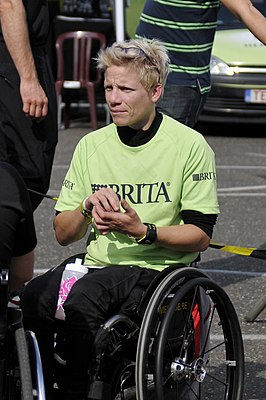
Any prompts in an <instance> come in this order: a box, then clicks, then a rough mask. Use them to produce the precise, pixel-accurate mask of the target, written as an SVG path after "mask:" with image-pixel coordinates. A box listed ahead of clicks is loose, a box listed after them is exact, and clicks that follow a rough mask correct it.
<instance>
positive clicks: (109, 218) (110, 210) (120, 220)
mask: <svg viewBox="0 0 266 400" xmlns="http://www.w3.org/2000/svg"><path fill="white" fill-rule="evenodd" d="M88 203H90V205H91V206H93V209H92V216H93V219H94V225H95V227H96V228H97V229H98V230H99V231H100V232H101V234H102V235H106V234H107V233H109V232H111V231H116V232H120V233H123V234H125V235H130V236H133V237H136V238H137V237H141V236H142V235H143V234H145V231H146V227H145V225H144V224H143V223H142V222H141V219H140V217H139V216H138V214H137V213H136V211H135V210H134V209H133V208H132V207H131V206H130V205H129V204H128V203H127V201H126V200H124V199H122V200H121V201H119V198H118V196H117V194H116V193H115V192H114V191H113V189H111V188H103V189H100V190H98V191H97V192H95V193H94V194H92V195H91V196H90V197H89V199H88Z"/></svg>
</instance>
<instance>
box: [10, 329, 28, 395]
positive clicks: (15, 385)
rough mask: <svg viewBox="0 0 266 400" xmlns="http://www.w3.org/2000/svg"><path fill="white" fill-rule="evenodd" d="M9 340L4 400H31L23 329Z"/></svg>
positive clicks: (13, 334) (16, 331) (26, 349)
mask: <svg viewBox="0 0 266 400" xmlns="http://www.w3.org/2000/svg"><path fill="white" fill-rule="evenodd" d="M10 336H13V337H10V338H9V343H8V354H7V376H6V380H7V382H6V396H5V399H6V400H18V399H22V400H33V389H32V378H31V367H30V360H29V353H28V345H27V340H26V335H25V331H24V329H23V327H19V328H17V329H15V331H14V333H12V334H11V335H10Z"/></svg>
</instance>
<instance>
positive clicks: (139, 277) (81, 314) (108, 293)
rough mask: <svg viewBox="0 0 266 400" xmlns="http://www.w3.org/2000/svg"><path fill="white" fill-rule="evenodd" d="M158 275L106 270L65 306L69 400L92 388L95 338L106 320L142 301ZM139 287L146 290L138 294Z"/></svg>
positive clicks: (83, 283)
mask: <svg viewBox="0 0 266 400" xmlns="http://www.w3.org/2000/svg"><path fill="white" fill-rule="evenodd" d="M157 273H158V272H157V271H155V270H151V269H146V268H139V267H135V266H117V267H106V268H104V269H102V270H100V271H96V272H94V273H92V274H87V275H85V276H84V277H83V278H81V279H80V280H79V281H78V282H77V283H76V284H75V285H74V286H73V288H72V290H71V292H70V294H69V296H68V298H67V300H66V302H65V305H64V310H65V314H66V359H67V377H66V378H67V379H66V381H67V387H66V397H65V400H81V399H82V398H83V396H84V395H85V391H86V386H87V384H88V375H87V371H88V369H89V365H90V361H91V358H92V355H93V354H92V353H93V342H94V338H95V335H96V333H97V331H98V329H99V327H100V325H101V324H102V323H104V322H105V321H106V319H107V318H108V317H109V316H111V315H114V314H115V313H117V312H119V311H120V309H121V305H122V304H123V303H125V302H126V303H127V307H129V308H130V304H129V303H130V301H129V299H130V295H131V294H132V293H133V292H134V296H133V298H132V300H131V303H132V307H134V304H137V303H138V302H139V301H140V297H141V294H142V293H143V290H144V289H145V288H146V287H147V286H148V285H149V283H150V282H151V281H152V279H153V278H154V277H155V276H156V275H157ZM136 287H140V288H143V290H139V291H138V292H137V293H136V291H135V290H134V289H135V288H136Z"/></svg>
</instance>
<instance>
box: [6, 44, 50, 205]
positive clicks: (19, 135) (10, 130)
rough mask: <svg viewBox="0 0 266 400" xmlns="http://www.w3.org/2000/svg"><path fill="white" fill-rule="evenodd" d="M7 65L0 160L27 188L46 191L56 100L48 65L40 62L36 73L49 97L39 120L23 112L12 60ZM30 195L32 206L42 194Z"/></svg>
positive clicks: (38, 202) (38, 201)
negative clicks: (7, 164)
mask: <svg viewBox="0 0 266 400" xmlns="http://www.w3.org/2000/svg"><path fill="white" fill-rule="evenodd" d="M0 55H1V56H2V55H3V54H2V53H1V51H0ZM3 57H4V55H3ZM37 66H38V69H39V70H40V69H41V67H40V66H39V65H38V63H37ZM8 67H9V65H8V66H7V69H9V73H8V74H7V76H5V77H4V76H0V92H1V96H0V160H3V161H7V162H8V163H10V164H12V165H14V167H15V168H16V169H17V170H18V171H19V173H20V175H21V176H22V177H23V179H24V181H25V183H26V186H27V188H29V189H32V190H36V191H38V192H41V193H46V192H47V190H48V188H49V183H50V175H51V170H52V163H53V158H54V152H55V147H56V144H57V112H56V108H57V103H56V97H55V92H54V87H53V85H52V80H51V79H50V73H49V70H48V66H45V64H43V67H42V76H41V77H40V79H41V83H42V84H43V86H44V88H45V90H46V91H47V93H46V94H47V96H48V99H49V113H48V115H47V117H46V118H44V119H43V120H42V121H35V120H32V119H31V118H29V117H27V116H26V115H25V113H24V112H23V109H22V100H21V96H20V91H19V79H18V76H17V73H16V71H14V67H12V64H10V68H8ZM30 197H31V202H32V207H33V210H35V209H36V208H37V207H38V205H39V204H40V202H41V201H42V197H41V196H39V195H35V194H32V193H30Z"/></svg>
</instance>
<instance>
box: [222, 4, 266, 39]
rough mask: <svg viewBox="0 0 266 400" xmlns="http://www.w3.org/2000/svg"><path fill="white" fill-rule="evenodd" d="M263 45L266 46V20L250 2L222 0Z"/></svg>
mask: <svg viewBox="0 0 266 400" xmlns="http://www.w3.org/2000/svg"><path fill="white" fill-rule="evenodd" d="M221 1H222V3H223V4H224V5H225V6H226V7H227V8H228V9H229V10H230V11H231V12H232V13H233V14H235V15H236V17H237V18H239V19H240V20H241V21H242V22H243V23H244V24H245V25H246V26H247V28H248V29H249V30H250V32H252V33H253V35H254V36H256V37H257V38H258V39H259V40H260V41H261V42H262V43H263V44H265V45H266V18H265V17H264V16H263V15H262V14H261V12H260V11H259V10H258V9H257V8H256V7H254V6H253V4H252V2H251V1H250V0H221Z"/></svg>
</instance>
